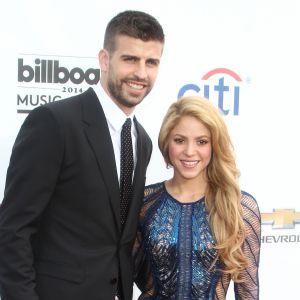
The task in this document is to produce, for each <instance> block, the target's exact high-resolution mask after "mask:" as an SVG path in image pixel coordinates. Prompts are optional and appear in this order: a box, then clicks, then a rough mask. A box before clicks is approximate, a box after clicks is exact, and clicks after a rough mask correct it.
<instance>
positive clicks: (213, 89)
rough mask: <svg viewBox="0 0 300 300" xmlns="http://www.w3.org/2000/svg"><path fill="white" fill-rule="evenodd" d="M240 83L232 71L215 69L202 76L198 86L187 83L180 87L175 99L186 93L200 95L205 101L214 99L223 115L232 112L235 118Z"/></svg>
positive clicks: (238, 77)
mask: <svg viewBox="0 0 300 300" xmlns="http://www.w3.org/2000/svg"><path fill="white" fill-rule="evenodd" d="M241 82H242V79H241V78H240V76H239V75H238V74H236V73H235V72H233V71H232V70H229V69H226V68H216V69H213V70H211V71H209V72H207V73H206V74H205V75H204V76H202V78H201V83H200V85H197V84H194V83H189V84H186V85H184V86H183V87H181V88H180V90H179V92H178V96H177V97H178V99H179V98H181V97H182V96H184V94H185V93H187V92H196V93H201V94H202V96H204V97H205V98H207V99H211V100H213V99H215V100H216V101H217V103H218V107H219V109H220V110H221V111H222V112H223V114H224V115H228V114H229V112H230V111H232V114H233V115H235V116H236V115H238V114H239V104H240V83H241Z"/></svg>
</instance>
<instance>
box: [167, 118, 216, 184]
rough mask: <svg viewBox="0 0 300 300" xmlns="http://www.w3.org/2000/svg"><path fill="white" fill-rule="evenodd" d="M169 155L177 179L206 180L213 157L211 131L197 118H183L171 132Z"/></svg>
mask: <svg viewBox="0 0 300 300" xmlns="http://www.w3.org/2000/svg"><path fill="white" fill-rule="evenodd" d="M168 153H169V159H170V163H171V165H172V166H173V168H174V177H175V178H177V179H178V180H180V179H183V180H186V179H203V178H205V173H206V172H205V171H206V168H207V166H208V164H209V162H210V160H211V155H212V146H211V134H210V131H209V129H208V128H207V127H206V126H205V125H204V124H203V123H202V122H200V121H198V120H197V119H196V118H195V117H192V116H184V117H182V118H181V119H180V121H179V123H178V124H177V125H176V126H175V127H174V128H173V130H172V131H171V132H170V135H169V148H168Z"/></svg>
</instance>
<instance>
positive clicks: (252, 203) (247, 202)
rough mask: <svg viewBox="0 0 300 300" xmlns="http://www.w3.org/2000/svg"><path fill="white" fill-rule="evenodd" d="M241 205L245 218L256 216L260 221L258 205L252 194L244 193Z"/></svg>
mask: <svg viewBox="0 0 300 300" xmlns="http://www.w3.org/2000/svg"><path fill="white" fill-rule="evenodd" d="M241 204H242V208H243V211H244V216H245V215H249V214H255V215H256V216H257V217H258V218H259V219H260V212H259V207H258V203H257V201H256V198H255V197H254V196H253V195H252V194H250V193H248V192H245V191H242V199H241Z"/></svg>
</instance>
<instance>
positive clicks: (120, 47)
mask: <svg viewBox="0 0 300 300" xmlns="http://www.w3.org/2000/svg"><path fill="white" fill-rule="evenodd" d="M163 45H164V33H163V30H162V28H161V25H160V24H159V23H158V22H157V20H156V19H154V18H153V17H152V16H150V15H148V14H146V13H143V12H137V11H125V12H122V13H120V14H118V15H117V16H115V17H114V18H113V19H112V20H111V21H110V22H109V24H108V26H107V28H106V32H105V38H104V47H103V49H102V50H100V52H99V63H100V69H101V79H100V84H99V85H97V86H96V87H95V88H94V89H92V88H90V89H88V90H87V91H86V92H84V93H82V94H80V95H77V96H74V97H71V98H69V99H65V100H61V101H58V102H55V103H51V104H46V105H44V106H41V107H39V108H37V109H34V110H33V111H32V112H31V113H30V114H29V115H28V117H27V118H26V120H25V122H24V124H23V125H22V127H21V129H20V132H19V134H18V136H17V139H16V141H15V144H14V146H13V150H12V155H11V160H10V164H9V167H8V171H7V178H6V186H5V192H4V199H3V202H2V204H1V208H0V295H1V300H38V299H39V300H83V299H85V300H110V299H111V300H113V299H115V297H116V295H118V297H117V298H119V299H122V300H130V299H132V288H133V270H132V268H133V262H132V255H131V251H132V246H133V242H134V239H135V233H136V226H137V219H138V213H139V209H140V205H141V202H142V198H143V189H144V184H145V173H146V167H147V165H148V162H149V160H150V156H151V151H152V143H151V140H150V138H149V136H148V135H147V133H146V132H145V130H144V129H143V127H142V126H141V125H140V124H139V123H138V121H137V120H136V118H135V117H134V116H133V111H134V107H135V106H136V105H137V104H138V103H140V102H141V101H142V100H143V99H144V97H145V96H146V95H147V94H148V93H149V92H150V90H151V89H152V87H153V84H154V82H155V79H156V76H157V72H158V67H159V63H160V58H161V55H162V51H163ZM126 118H131V119H132V121H133V127H132V138H133V142H132V143H133V153H134V175H133V181H132V185H133V193H132V198H131V200H130V202H129V208H128V213H127V218H126V219H125V223H124V224H123V225H122V224H121V221H120V213H121V208H120V188H119V178H120V167H119V164H120V131H121V127H122V124H123V123H124V121H125V119H126Z"/></svg>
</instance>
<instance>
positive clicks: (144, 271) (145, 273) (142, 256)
mask: <svg viewBox="0 0 300 300" xmlns="http://www.w3.org/2000/svg"><path fill="white" fill-rule="evenodd" d="M156 190H157V188H153V186H149V187H146V188H145V191H144V203H143V206H142V209H141V212H140V216H139V225H138V230H137V235H136V240H135V244H134V247H133V258H134V266H135V275H134V277H135V278H134V281H135V284H136V285H137V287H138V288H139V289H140V290H141V291H142V292H143V295H141V296H140V297H139V300H143V299H150V298H151V297H152V296H153V295H154V293H155V291H154V284H153V276H152V273H151V269H150V262H149V260H148V259H147V256H146V251H145V249H144V240H143V236H142V230H141V228H142V226H143V222H144V218H145V215H146V212H147V211H148V209H149V208H150V207H151V206H152V205H153V203H154V202H155V201H154V200H155V197H153V194H155V192H156Z"/></svg>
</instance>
